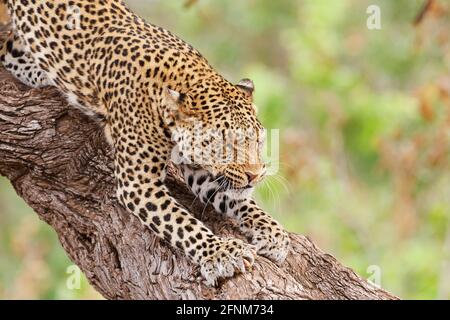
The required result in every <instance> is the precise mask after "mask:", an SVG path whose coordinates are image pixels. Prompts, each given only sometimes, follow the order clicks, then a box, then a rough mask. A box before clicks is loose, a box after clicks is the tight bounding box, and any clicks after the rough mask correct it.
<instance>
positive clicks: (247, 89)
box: [236, 79, 255, 99]
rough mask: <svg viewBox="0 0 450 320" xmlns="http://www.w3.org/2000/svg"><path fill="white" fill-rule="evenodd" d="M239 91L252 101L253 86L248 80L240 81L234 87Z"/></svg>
mask: <svg viewBox="0 0 450 320" xmlns="http://www.w3.org/2000/svg"><path fill="white" fill-rule="evenodd" d="M236 87H238V89H239V90H241V91H242V92H244V93H245V94H246V95H247V97H249V98H250V99H253V92H255V84H254V83H253V81H252V80H250V79H242V80H241V81H239V83H238V84H237V85H236Z"/></svg>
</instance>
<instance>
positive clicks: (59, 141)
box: [0, 30, 396, 299]
mask: <svg viewBox="0 0 450 320" xmlns="http://www.w3.org/2000/svg"><path fill="white" fill-rule="evenodd" d="M5 34H6V33H5V32H3V33H1V30H0V41H2V40H1V39H2V38H1V37H3V38H4V36H5ZM112 153H113V152H112V149H111V148H110V147H109V145H108V144H107V142H106V141H105V139H104V137H103V131H102V128H101V127H100V125H99V124H98V123H96V122H95V121H94V120H92V119H90V118H88V117H86V116H84V115H83V114H81V113H80V112H78V111H77V110H75V109H74V108H71V107H70V106H69V105H68V104H67V102H66V101H65V99H64V98H63V97H61V95H60V94H59V93H58V92H57V90H56V89H55V88H45V89H41V90H37V89H30V88H29V87H26V86H25V85H23V84H21V83H19V82H18V81H17V80H15V79H13V77H12V76H11V75H9V74H8V73H7V72H6V71H5V70H4V69H1V68H0V174H1V175H4V176H6V177H7V178H8V179H9V180H10V181H11V183H12V184H13V186H14V188H15V189H16V191H17V193H18V194H19V195H20V196H21V197H22V198H23V199H25V201H26V202H27V203H28V204H29V205H30V206H31V207H32V208H33V209H34V210H35V211H36V213H37V214H38V215H39V217H40V218H41V219H42V220H44V221H45V222H47V223H48V224H49V225H51V226H52V228H54V229H55V231H56V232H57V234H58V237H59V240H60V242H61V244H62V246H63V247H64V250H65V251H66V252H67V254H68V255H69V257H70V258H71V259H72V261H73V262H74V263H76V264H77V265H78V266H79V267H80V268H81V270H82V271H83V272H84V273H85V274H86V276H87V278H88V279H89V282H90V283H91V284H92V285H93V286H94V287H95V288H96V289H97V290H98V291H99V292H100V293H101V294H102V295H103V296H104V297H105V298H108V299H396V297H395V296H394V295H392V294H390V293H388V292H386V291H384V290H382V289H379V288H376V287H375V286H373V285H371V284H370V283H368V282H367V281H365V280H363V279H362V278H360V277H359V276H357V275H356V274H355V273H354V272H353V271H352V270H350V269H348V268H346V267H344V266H342V265H341V264H340V263H339V262H338V261H336V259H335V258H333V257H332V256H331V255H329V254H325V253H323V252H322V251H321V250H320V249H318V248H317V247H316V246H315V245H314V244H313V243H312V242H311V240H309V239H308V238H306V237H304V236H301V235H295V234H291V239H292V249H291V252H290V253H289V256H288V258H287V261H286V263H285V264H284V265H283V266H282V267H281V268H279V267H277V266H276V265H274V264H273V263H271V262H270V261H268V260H267V259H265V258H262V257H258V258H257V259H256V263H255V266H254V268H253V271H252V272H248V273H246V274H243V275H238V276H235V277H234V278H232V279H229V280H226V281H223V282H222V283H221V284H220V286H219V287H218V288H209V287H206V286H204V285H203V284H202V283H201V281H199V270H198V268H197V267H195V266H194V265H192V264H191V263H190V262H188V260H187V259H186V258H185V257H184V255H183V254H182V253H181V252H179V251H178V250H176V249H173V248H171V247H169V246H168V245H167V244H166V243H165V242H163V241H161V240H159V239H158V238H157V237H156V236H154V235H153V234H152V233H151V232H150V231H149V230H148V229H146V228H145V227H143V226H142V225H141V223H140V222H139V220H138V219H137V218H135V217H134V216H132V215H130V214H129V213H127V212H126V211H125V210H124V209H123V208H122V207H121V206H120V205H119V204H118V202H117V199H116V198H115V190H114V189H115V183H114V179H113V168H112ZM168 186H169V187H170V189H171V192H172V194H173V196H174V197H176V198H177V199H178V200H179V201H180V202H181V203H183V204H184V205H185V206H187V207H189V208H191V211H192V212H196V213H200V212H202V209H203V206H202V205H201V204H200V203H197V202H194V203H193V204H192V201H193V196H192V195H191V194H190V193H189V192H188V190H187V189H186V188H185V187H184V185H183V183H182V182H180V181H179V180H178V179H177V178H176V174H175V173H174V172H171V174H170V175H169V178H168ZM191 204H192V205H191ZM203 220H204V221H205V223H206V224H207V225H208V227H210V228H211V229H212V230H213V231H214V232H215V233H216V234H219V235H221V236H236V237H240V238H242V236H241V235H240V234H239V232H238V228H237V226H236V225H235V224H234V223H233V222H232V221H230V220H228V219H225V218H223V217H221V216H219V215H218V214H216V213H214V211H213V210H212V209H211V208H209V210H207V211H206V212H205V214H204V217H203Z"/></svg>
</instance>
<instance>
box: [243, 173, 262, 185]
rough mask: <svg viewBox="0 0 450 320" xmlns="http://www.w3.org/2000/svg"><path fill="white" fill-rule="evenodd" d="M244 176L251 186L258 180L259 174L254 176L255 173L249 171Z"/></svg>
mask: <svg viewBox="0 0 450 320" xmlns="http://www.w3.org/2000/svg"><path fill="white" fill-rule="evenodd" d="M245 174H246V176H247V179H248V184H253V183H254V182H255V181H257V180H258V178H259V176H260V175H259V174H256V173H254V172H251V171H247V172H245Z"/></svg>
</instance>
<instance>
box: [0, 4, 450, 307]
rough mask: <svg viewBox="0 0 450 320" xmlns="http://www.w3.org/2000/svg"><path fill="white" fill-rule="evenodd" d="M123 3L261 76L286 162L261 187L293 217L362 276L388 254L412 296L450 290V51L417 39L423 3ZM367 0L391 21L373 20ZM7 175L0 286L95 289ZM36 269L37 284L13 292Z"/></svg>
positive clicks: (264, 196) (449, 294) (261, 193)
mask: <svg viewBox="0 0 450 320" xmlns="http://www.w3.org/2000/svg"><path fill="white" fill-rule="evenodd" d="M127 2H128V3H130V5H131V6H132V7H133V8H134V9H135V10H136V11H137V12H139V13H140V14H141V15H143V16H145V17H147V18H148V20H149V21H151V22H153V23H155V24H157V25H161V26H163V27H166V28H168V29H170V30H172V31H173V32H174V33H176V34H178V35H180V36H181V37H182V38H183V39H185V40H187V41H188V42H190V43H191V44H193V45H194V46H195V47H196V48H198V49H199V50H200V51H201V52H202V53H203V54H204V55H205V56H206V57H207V58H208V59H209V60H210V62H211V64H212V65H213V66H215V67H216V68H217V69H218V70H219V71H220V72H221V73H222V74H224V75H225V76H226V77H227V78H228V79H229V80H231V81H234V82H238V81H239V80H240V79H241V78H244V77H249V78H252V79H253V80H254V82H255V84H256V97H255V101H256V103H257V105H258V108H259V115H260V118H261V120H262V122H263V123H264V125H265V126H266V127H267V128H279V129H280V130H281V157H280V165H281V171H280V173H279V175H278V176H277V177H270V178H269V179H267V183H266V184H264V185H262V186H261V187H260V188H259V189H258V192H257V197H258V198H259V199H260V201H261V203H262V204H263V206H264V207H265V208H266V209H267V210H269V211H270V212H271V213H273V215H274V216H276V217H277V218H278V219H279V220H281V221H282V222H283V224H284V225H285V226H286V227H287V229H289V230H290V231H295V232H300V233H303V234H307V235H310V236H311V237H312V238H313V239H314V241H316V242H318V243H319V245H320V247H321V248H322V249H324V250H325V251H327V252H330V253H332V254H334V255H335V256H336V257H337V258H338V259H339V260H340V261H342V262H343V263H344V264H346V265H348V266H350V267H352V268H354V269H355V270H356V271H357V272H358V273H359V274H360V275H361V276H363V277H369V276H370V274H369V271H368V270H369V269H368V268H369V267H370V266H373V265H375V266H378V267H379V268H380V270H381V285H382V286H383V287H384V288H386V289H387V290H390V291H392V292H393V293H395V294H398V295H399V296H401V297H403V298H411V299H414V298H426V299H432V298H450V286H449V284H448V283H445V279H448V277H447V276H446V274H449V273H450V270H448V268H449V265H450V262H449V261H450V256H449V252H448V251H449V248H450V198H449V195H450V170H449V169H450V165H449V163H450V161H449V159H450V142H449V139H450V138H449V137H450V135H449V134H448V132H449V130H450V129H449V122H448V119H450V114H449V107H450V104H449V102H448V101H447V100H443V99H442V97H441V94H440V92H441V91H440V90H439V89H436V88H435V87H436V83H437V82H436V81H437V79H441V77H443V76H445V75H447V76H448V74H449V72H448V71H449V67H450V66H449V63H448V62H449V61H450V59H449V58H448V57H447V58H446V54H447V55H448V52H449V50H448V47H442V46H441V45H440V44H439V41H435V42H432V45H419V44H418V42H419V41H418V30H417V28H415V27H413V21H414V18H415V16H416V15H417V14H418V12H419V11H420V9H421V7H422V5H423V2H424V1H419V0H412V1H411V0H401V1H390V0H374V1H368V0H362V1H361V0H339V1H333V0H304V1H297V0H281V1H270V0H252V1H212V0H203V1H198V2H197V4H196V5H194V6H193V7H191V8H189V9H186V8H184V7H183V1H181V0H164V1H149V2H143V1H132V0H129V1H127ZM371 4H376V5H379V6H380V8H381V13H382V29H381V30H368V29H367V27H366V19H367V14H366V8H367V7H368V6H369V5H371ZM449 26H450V19H448V16H446V20H445V19H444V28H445V30H450V29H449ZM433 31H434V29H433ZM433 34H435V33H434V32H431V33H428V34H427V37H433ZM436 34H437V33H436ZM444 34H447V36H448V32H447V31H445V33H444ZM431 40H433V39H431ZM445 48H447V49H445ZM445 59H447V60H445ZM446 61H447V62H446ZM449 83H450V80H449ZM430 113H431V114H432V116H429V115H428V114H430ZM0 186H1V187H0V188H1V189H0V190H2V191H1V192H0V198H1V199H2V201H1V204H0V211H3V212H2V214H0V225H1V227H0V228H1V233H0V240H1V242H0V249H1V252H2V253H1V255H0V297H13V296H25V297H36V298H80V297H94V295H93V294H92V292H91V291H89V289H87V284H86V283H83V284H82V289H81V290H78V291H75V292H73V291H69V290H67V289H66V286H65V282H66V279H67V274H66V268H67V266H68V265H70V264H71V263H70V262H69V260H68V259H67V257H66V256H65V254H64V253H63V251H62V249H60V247H59V244H58V243H57V239H56V236H55V234H54V232H53V231H51V230H50V229H49V228H48V227H47V226H45V225H44V224H43V223H40V222H37V221H36V218H35V216H34V215H32V214H30V213H29V209H27V208H26V205H24V204H23V203H22V202H21V201H19V200H17V199H16V198H15V197H14V196H13V195H12V194H11V191H10V190H9V189H8V188H7V186H6V183H5V182H3V181H2V182H1V184H0ZM6 200H8V201H6ZM29 225H31V227H30V226H29ZM27 228H31V229H32V232H31V234H29V233H27V232H25V231H28V229H27ZM17 242H19V243H21V244H22V245H23V247H21V249H20V250H19V251H17V249H16V246H17ZM446 243H447V244H446ZM36 252H37V253H38V256H37V257H35V256H34V254H36ZM30 257H31V258H30ZM28 259H31V261H33V262H35V263H37V264H38V266H37V267H27V263H28V261H29V260H28ZM28 268H37V271H36V269H32V270H31V271H30V270H29V269H28ZM446 268H447V269H446ZM42 270H44V271H42ZM27 272H32V273H33V272H36V273H37V274H36V275H35V276H33V277H32V278H33V280H32V281H31V282H30V281H27V282H26V284H27V286H28V285H30V283H31V284H33V285H35V288H34V289H33V290H28V289H23V290H25V291H23V292H22V291H17V287H20V285H21V284H22V283H23V282H22V281H23V277H25V276H24V273H25V274H27ZM28 291H30V292H28Z"/></svg>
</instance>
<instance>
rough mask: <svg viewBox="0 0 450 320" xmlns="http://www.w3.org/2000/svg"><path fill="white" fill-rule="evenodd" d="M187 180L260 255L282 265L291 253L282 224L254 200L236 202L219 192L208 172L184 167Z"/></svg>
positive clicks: (231, 196) (194, 191) (203, 199)
mask: <svg viewBox="0 0 450 320" xmlns="http://www.w3.org/2000/svg"><path fill="white" fill-rule="evenodd" d="M183 175H184V178H185V180H186V182H187V184H188V185H189V187H190V188H191V190H192V191H193V193H194V194H195V195H197V196H198V198H199V199H200V200H201V201H202V202H203V203H205V204H206V203H210V204H212V205H213V206H214V208H215V209H216V211H217V212H220V213H222V214H226V215H227V216H229V217H231V218H233V219H236V220H237V221H238V222H239V226H240V230H241V231H242V232H243V233H244V234H245V235H246V236H247V237H248V238H249V239H250V241H251V243H252V244H253V245H255V246H256V249H257V252H258V254H260V255H262V256H265V257H267V258H269V259H270V260H272V261H273V262H275V263H277V264H281V263H282V262H283V261H284V260H285V259H286V256H287V254H288V251H289V245H290V239H289V235H288V233H287V232H286V231H285V230H284V229H283V227H282V226H281V224H280V223H279V222H278V221H276V220H275V219H273V218H272V217H271V216H270V215H269V214H267V213H266V212H264V210H262V209H261V208H260V207H259V206H258V205H257V204H256V202H255V201H254V200H252V199H251V198H248V199H247V198H245V199H237V198H236V197H234V196H233V195H232V194H230V193H229V192H227V191H223V190H220V189H218V186H219V183H218V182H217V180H216V179H214V178H212V177H211V175H210V174H209V173H208V172H207V171H205V170H195V171H194V170H193V169H192V167H190V166H183Z"/></svg>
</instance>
